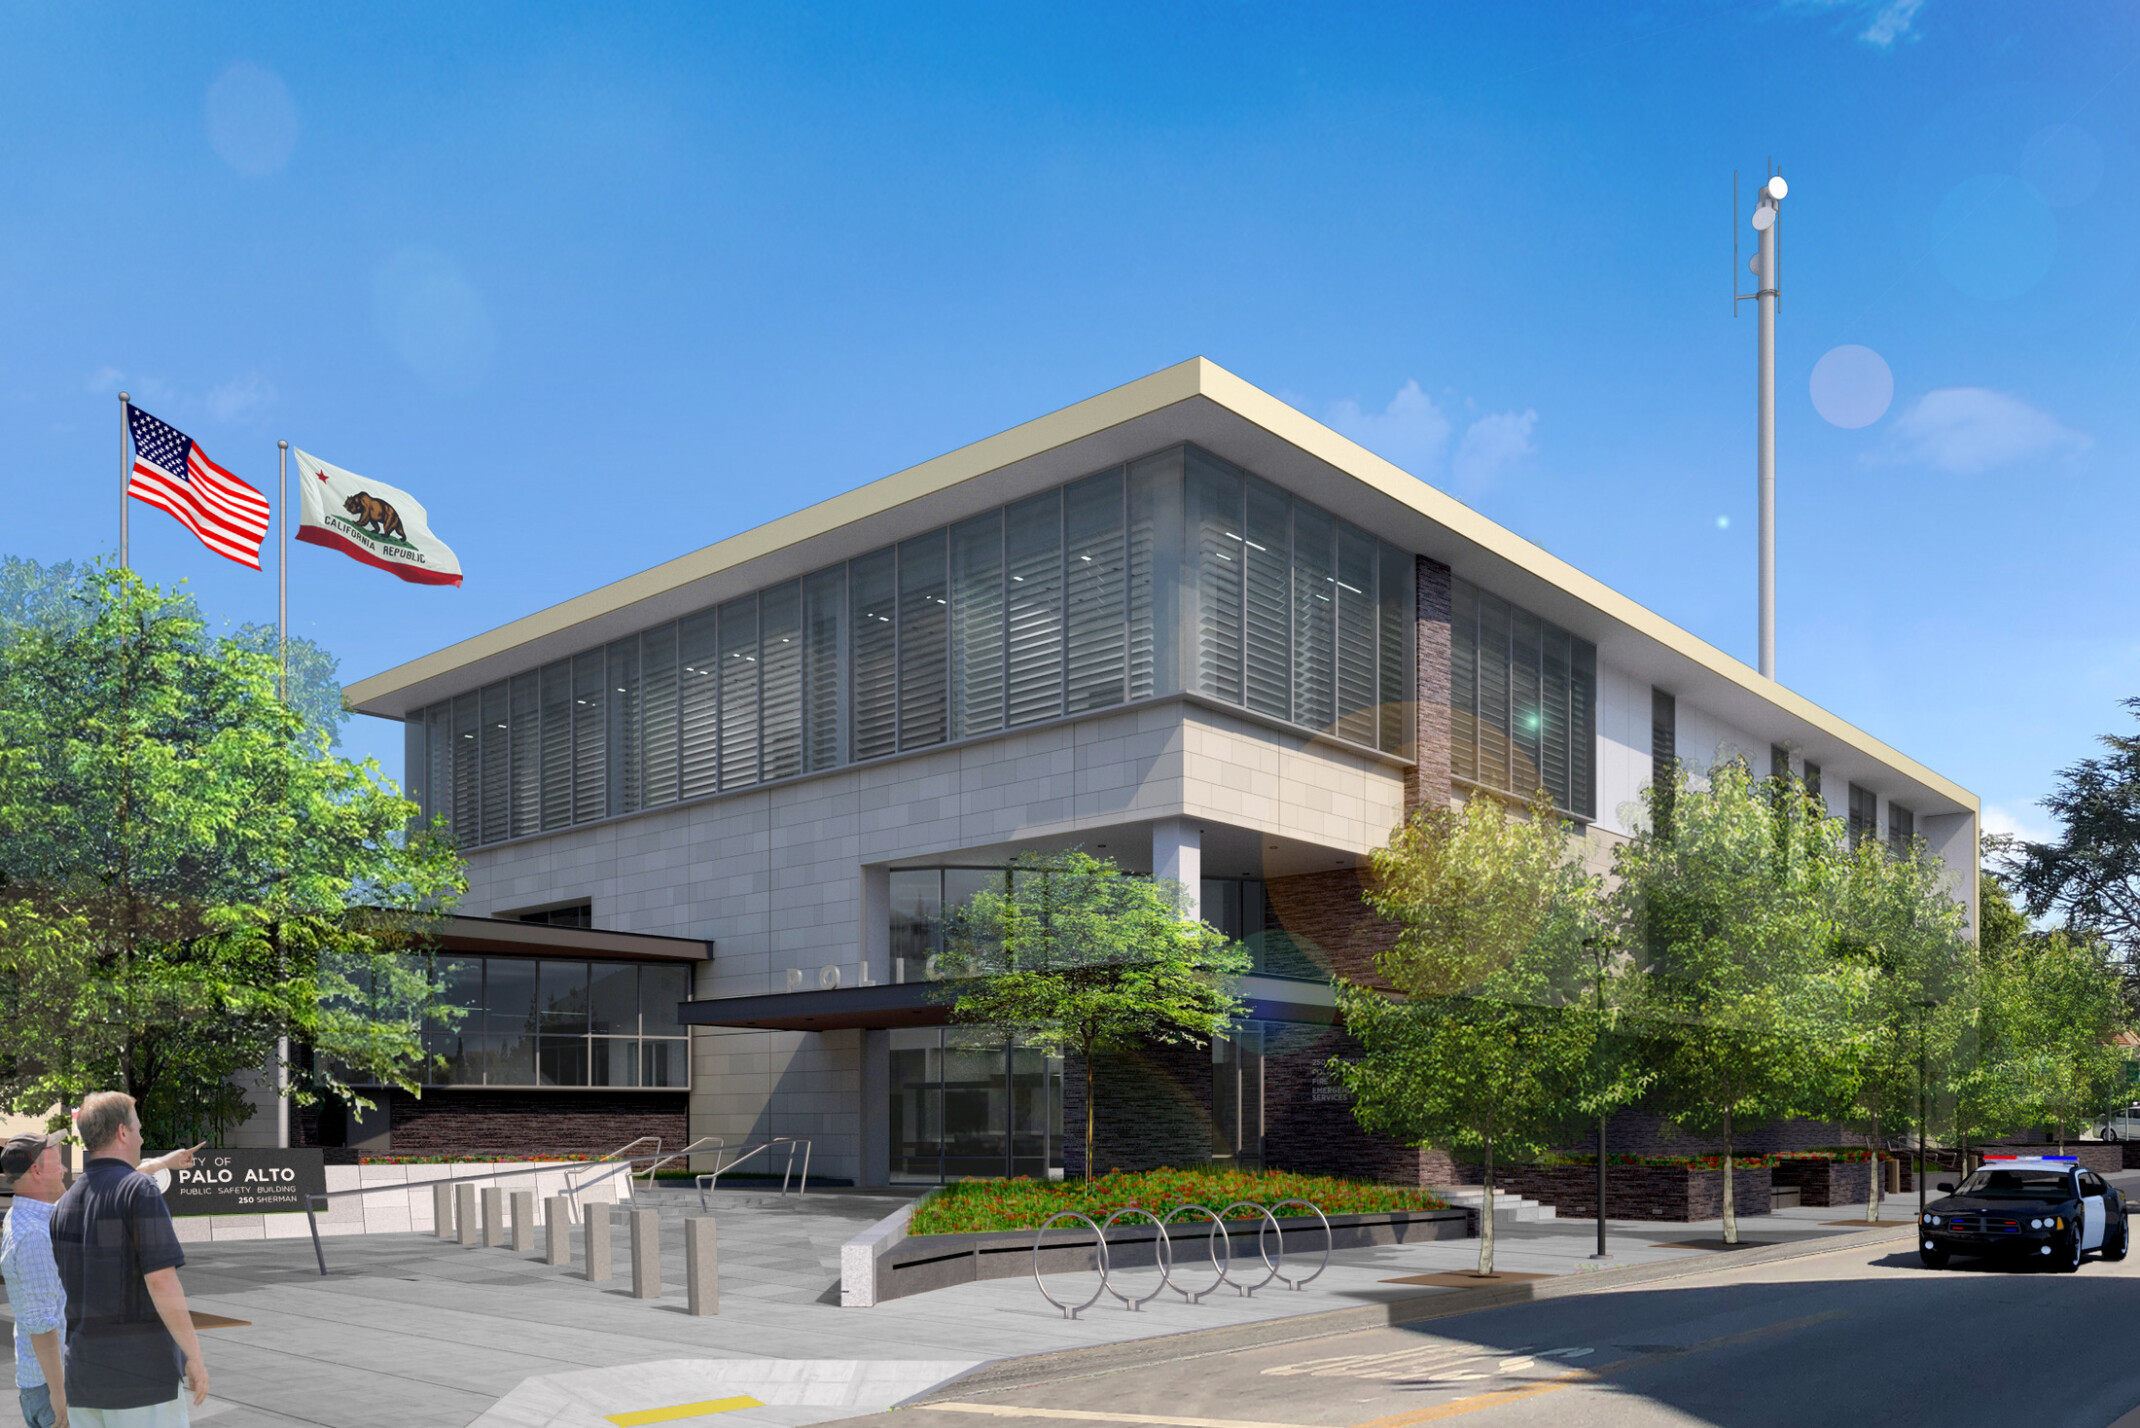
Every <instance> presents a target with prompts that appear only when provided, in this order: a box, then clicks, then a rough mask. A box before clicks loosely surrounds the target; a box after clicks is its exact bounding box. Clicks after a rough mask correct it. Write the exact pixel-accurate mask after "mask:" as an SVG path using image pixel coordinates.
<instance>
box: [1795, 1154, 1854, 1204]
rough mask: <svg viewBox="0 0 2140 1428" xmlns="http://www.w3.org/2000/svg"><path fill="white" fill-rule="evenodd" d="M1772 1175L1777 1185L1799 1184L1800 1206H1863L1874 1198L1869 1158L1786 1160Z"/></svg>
mask: <svg viewBox="0 0 2140 1428" xmlns="http://www.w3.org/2000/svg"><path fill="white" fill-rule="evenodd" d="M1770 1174H1772V1175H1773V1176H1774V1177H1775V1180H1776V1183H1777V1184H1778V1185H1796V1186H1797V1187H1798V1195H1799V1200H1798V1203H1799V1204H1801V1205H1862V1204H1864V1203H1865V1202H1866V1201H1867V1200H1870V1199H1871V1198H1872V1162H1871V1161H1869V1160H1786V1161H1783V1162H1781V1163H1780V1164H1778V1165H1777V1166H1776V1168H1775V1169H1774V1170H1773V1171H1771V1172H1770Z"/></svg>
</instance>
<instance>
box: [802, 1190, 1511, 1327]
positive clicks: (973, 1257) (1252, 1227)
mask: <svg viewBox="0 0 2140 1428" xmlns="http://www.w3.org/2000/svg"><path fill="white" fill-rule="evenodd" d="M913 1209H914V1207H913V1206H911V1205H907V1206H903V1207H901V1208H900V1209H899V1210H898V1211H897V1212H896V1213H894V1214H892V1215H889V1216H887V1217H886V1218H884V1219H883V1220H880V1221H878V1222H877V1223H876V1224H874V1225H872V1226H870V1228H869V1229H867V1230H865V1231H863V1232H862V1233H861V1234H860V1235H857V1236H856V1237H855V1238H854V1239H852V1240H849V1241H848V1242H847V1243H846V1244H845V1245H843V1246H842V1247H841V1250H840V1303H841V1304H842V1305H844V1306H846V1307H848V1308H851V1309H867V1308H870V1307H872V1306H874V1305H877V1304H881V1303H883V1302H884V1301H886V1300H888V1299H903V1298H905V1297H907V1296H908V1295H910V1294H926V1293H927V1292H928V1291H930V1290H932V1289H946V1288H949V1287H950V1286H952V1285H954V1284H973V1283H975V1282H977V1281H979V1280H983V1279H1015V1278H1018V1277H1020V1276H1025V1275H1030V1274H1031V1273H1032V1272H1033V1239H1034V1234H1033V1231H1031V1230H1000V1231H994V1232H991V1233H988V1234H974V1235H909V1234H907V1233H906V1226H907V1223H908V1221H909V1219H910V1218H911V1216H912V1215H913ZM1280 1224H1281V1225H1282V1226H1283V1228H1284V1232H1285V1252H1286V1260H1287V1271H1286V1272H1287V1273H1289V1274H1291V1273H1305V1272H1306V1271H1307V1270H1308V1269H1312V1268H1313V1267H1314V1265H1315V1264H1316V1262H1317V1261H1319V1260H1320V1259H1321V1258H1322V1253H1323V1229H1322V1226H1321V1225H1320V1224H1318V1223H1316V1222H1315V1221H1314V1220H1313V1219H1310V1220H1306V1221H1301V1220H1293V1219H1287V1220H1283V1221H1281V1222H1280ZM1259 1227H1260V1228H1262V1229H1263V1230H1264V1232H1265V1234H1266V1236H1268V1235H1269V1225H1268V1224H1267V1223H1264V1222H1261V1221H1255V1222H1251V1221H1241V1222H1238V1223H1229V1224H1228V1226H1227V1236H1228V1239H1229V1241H1230V1243H1231V1253H1232V1263H1233V1265H1234V1267H1235V1269H1236V1270H1237V1271H1238V1272H1237V1274H1236V1278H1241V1277H1248V1278H1249V1280H1250V1282H1251V1283H1253V1282H1254V1281H1255V1280H1256V1279H1260V1278H1262V1277H1263V1274H1264V1272H1265V1271H1264V1269H1263V1262H1262V1259H1261V1258H1260V1257H1259V1255H1258V1254H1257V1250H1256V1232H1257V1230H1258V1228H1259ZM1478 1232H1479V1229H1478V1216H1477V1214H1476V1213H1475V1212H1473V1211H1470V1210H1464V1209H1452V1210H1411V1211H1401V1212H1397V1213H1392V1214H1379V1215H1332V1216H1331V1217H1330V1239H1331V1247H1332V1248H1334V1249H1363V1248H1365V1247H1367V1246H1369V1245H1390V1244H1417V1243H1419V1242H1421V1241H1423V1240H1447V1239H1463V1238H1465V1237H1467V1236H1476V1235H1477V1234H1478ZM1212 1233H1213V1226H1212V1224H1211V1222H1210V1221H1208V1220H1206V1221H1203V1222H1202V1223H1200V1224H1199V1223H1196V1222H1193V1221H1184V1222H1182V1223H1179V1224H1175V1225H1170V1226H1168V1227H1167V1237H1168V1240H1169V1242H1170V1244H1171V1247H1172V1249H1173V1255H1174V1263H1175V1264H1176V1265H1177V1266H1179V1267H1180V1273H1181V1275H1182V1278H1183V1282H1185V1283H1187V1284H1189V1285H1191V1286H1192V1287H1194V1286H1199V1285H1203V1284H1207V1283H1209V1282H1210V1279H1211V1273H1212V1271H1211V1270H1210V1268H1209V1267H1208V1266H1209V1265H1210V1262H1211V1254H1212V1248H1211V1247H1210V1245H1209V1241H1210V1238H1211V1235H1212ZM1158 1243H1159V1239H1158V1236H1157V1235H1156V1234H1155V1233H1154V1232H1153V1230H1152V1227H1151V1226H1150V1225H1141V1226H1140V1225H1130V1224H1122V1223H1118V1224H1116V1226H1115V1227H1114V1228H1113V1229H1112V1230H1110V1231H1109V1232H1108V1235H1107V1255H1108V1263H1109V1264H1110V1265H1111V1266H1112V1267H1113V1268H1115V1269H1136V1268H1142V1267H1149V1266H1150V1265H1152V1264H1153V1263H1155V1262H1156V1259H1157V1256H1158ZM1266 1243H1267V1244H1268V1245H1269V1246H1270V1249H1271V1252H1272V1254H1273V1255H1275V1254H1276V1253H1277V1243H1276V1240H1275V1237H1273V1238H1269V1239H1267V1241H1266ZM1303 1256H1305V1258H1302V1257H1303ZM1096 1264H1097V1255H1096V1254H1095V1252H1094V1249H1093V1243H1092V1232H1091V1231H1090V1230H1088V1229H1086V1228H1085V1227H1084V1226H1083V1225H1072V1226H1071V1227H1070V1228H1068V1229H1058V1230H1050V1231H1049V1232H1048V1234H1047V1236H1046V1239H1045V1241H1044V1242H1043V1244H1042V1246H1041V1251H1040V1269H1041V1272H1042V1273H1044V1274H1076V1273H1080V1272H1086V1273H1089V1272H1091V1271H1092V1270H1093V1269H1094V1268H1095V1266H1096ZM1295 1266H1298V1268H1295ZM1251 1267H1253V1269H1254V1271H1255V1273H1254V1274H1253V1276H1248V1275H1247V1270H1248V1269H1250V1268H1251ZM1146 1283H1147V1286H1148V1285H1149V1279H1147V1281H1146ZM1058 1292H1060V1291H1058Z"/></svg>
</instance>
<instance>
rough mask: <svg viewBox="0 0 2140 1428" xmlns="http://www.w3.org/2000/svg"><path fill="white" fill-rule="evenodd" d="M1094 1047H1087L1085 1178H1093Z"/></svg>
mask: <svg viewBox="0 0 2140 1428" xmlns="http://www.w3.org/2000/svg"><path fill="white" fill-rule="evenodd" d="M1092 1127H1093V1117H1092V1048H1091V1047H1090V1046H1087V1047H1086V1048H1085V1178H1086V1179H1087V1180H1090V1179H1092Z"/></svg>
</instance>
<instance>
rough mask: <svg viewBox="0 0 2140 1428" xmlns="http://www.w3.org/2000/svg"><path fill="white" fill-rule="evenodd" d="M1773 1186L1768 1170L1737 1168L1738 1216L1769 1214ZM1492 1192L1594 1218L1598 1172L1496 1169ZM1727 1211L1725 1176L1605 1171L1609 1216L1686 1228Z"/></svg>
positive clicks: (1651, 1168)
mask: <svg viewBox="0 0 2140 1428" xmlns="http://www.w3.org/2000/svg"><path fill="white" fill-rule="evenodd" d="M1774 1185H1775V1182H1774V1180H1773V1179H1772V1178H1771V1176H1770V1174H1769V1172H1768V1171H1766V1170H1734V1171H1733V1172H1732V1180H1731V1190H1732V1199H1733V1200H1734V1201H1735V1202H1736V1204H1735V1207H1734V1208H1735V1209H1736V1210H1737V1212H1738V1213H1739V1214H1740V1215H1766V1214H1768V1213H1769V1195H1770V1191H1771V1190H1772V1189H1773V1188H1774ZM1494 1190H1495V1192H1496V1193H1497V1194H1498V1193H1500V1192H1502V1191H1507V1192H1509V1193H1511V1194H1515V1195H1522V1196H1524V1197H1525V1198H1527V1199H1532V1200H1537V1201H1540V1202H1542V1203H1544V1204H1548V1205H1551V1206H1552V1207H1553V1208H1554V1210H1555V1211H1557V1212H1558V1213H1560V1214H1562V1215H1566V1216H1568V1217H1569V1218H1571V1219H1577V1220H1589V1219H1595V1218H1596V1217H1597V1213H1598V1169H1597V1167H1596V1166H1594V1165H1505V1166H1496V1167H1494ZM1723 1213H1724V1172H1723V1171H1721V1170H1684V1169H1680V1168H1677V1167H1673V1166H1663V1165H1611V1166H1607V1167H1606V1171H1605V1217H1606V1218H1607V1219H1609V1220H1659V1221H1666V1222H1672V1223H1679V1224H1685V1223H1687V1222H1688V1221H1692V1220H1714V1219H1716V1218H1718V1217H1719V1216H1721V1215H1722V1214H1723Z"/></svg>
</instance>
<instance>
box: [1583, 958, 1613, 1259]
mask: <svg viewBox="0 0 2140 1428" xmlns="http://www.w3.org/2000/svg"><path fill="white" fill-rule="evenodd" d="M1583 945H1584V946H1585V947H1588V948H1589V949H1590V950H1591V955H1592V956H1593V957H1595V958H1596V959H1597V998H1598V1031H1599V1034H1600V1035H1602V1034H1603V1033H1604V1028H1605V951H1604V946H1603V944H1602V942H1601V941H1600V940H1599V939H1598V938H1595V937H1585V938H1584V939H1583ZM1610 1117H1611V1113H1610V1112H1609V1111H1608V1110H1607V1109H1606V1108H1605V1106H1604V1104H1603V1103H1602V1102H1601V1103H1600V1104H1599V1106H1598V1252H1597V1253H1596V1254H1594V1255H1592V1256H1590V1257H1591V1258H1592V1259H1594V1260H1609V1259H1611V1258H1612V1256H1611V1255H1610V1254H1608V1253H1606V1251H1605V1123H1606V1121H1607V1120H1608V1119H1610Z"/></svg>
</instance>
